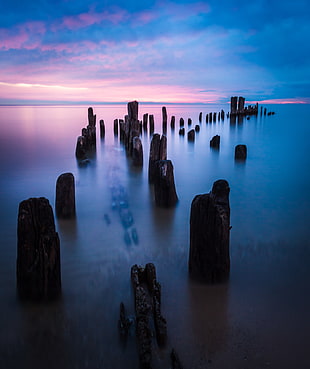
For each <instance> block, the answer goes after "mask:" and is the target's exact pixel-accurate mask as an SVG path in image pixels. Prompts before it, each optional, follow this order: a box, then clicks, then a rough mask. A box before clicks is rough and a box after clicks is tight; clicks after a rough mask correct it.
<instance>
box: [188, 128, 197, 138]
mask: <svg viewBox="0 0 310 369" xmlns="http://www.w3.org/2000/svg"><path fill="white" fill-rule="evenodd" d="M187 139H188V141H195V130H194V129H191V130H190V131H188V132H187Z"/></svg>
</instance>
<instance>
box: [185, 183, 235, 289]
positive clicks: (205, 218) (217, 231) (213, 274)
mask: <svg viewBox="0 0 310 369" xmlns="http://www.w3.org/2000/svg"><path fill="white" fill-rule="evenodd" d="M229 191H230V188H229V185H228V182H227V181H226V180H218V181H216V182H214V184H213V187H212V191H211V192H210V193H208V194H203V195H197V196H195V198H194V199H193V201H192V205H191V213H190V254H189V263H188V267H189V273H190V275H191V276H192V277H193V278H195V279H198V280H201V281H204V282H206V283H217V282H224V281H226V280H227V279H228V278H229V270H230V256H229V238H230V235H229V233H230V206H229Z"/></svg>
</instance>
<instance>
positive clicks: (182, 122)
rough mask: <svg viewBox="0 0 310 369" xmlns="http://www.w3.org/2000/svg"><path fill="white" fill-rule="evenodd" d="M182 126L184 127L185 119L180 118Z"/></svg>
mask: <svg viewBox="0 0 310 369" xmlns="http://www.w3.org/2000/svg"><path fill="white" fill-rule="evenodd" d="M180 127H184V119H183V118H180Z"/></svg>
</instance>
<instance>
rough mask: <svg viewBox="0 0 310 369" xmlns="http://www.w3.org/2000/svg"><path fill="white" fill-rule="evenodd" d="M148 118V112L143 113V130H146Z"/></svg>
mask: <svg viewBox="0 0 310 369" xmlns="http://www.w3.org/2000/svg"><path fill="white" fill-rule="evenodd" d="M148 119H149V114H148V113H145V114H143V123H142V126H143V131H147V122H148Z"/></svg>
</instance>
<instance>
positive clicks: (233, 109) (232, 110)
mask: <svg viewBox="0 0 310 369" xmlns="http://www.w3.org/2000/svg"><path fill="white" fill-rule="evenodd" d="M237 104H238V96H232V97H231V98H230V114H237Z"/></svg>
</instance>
